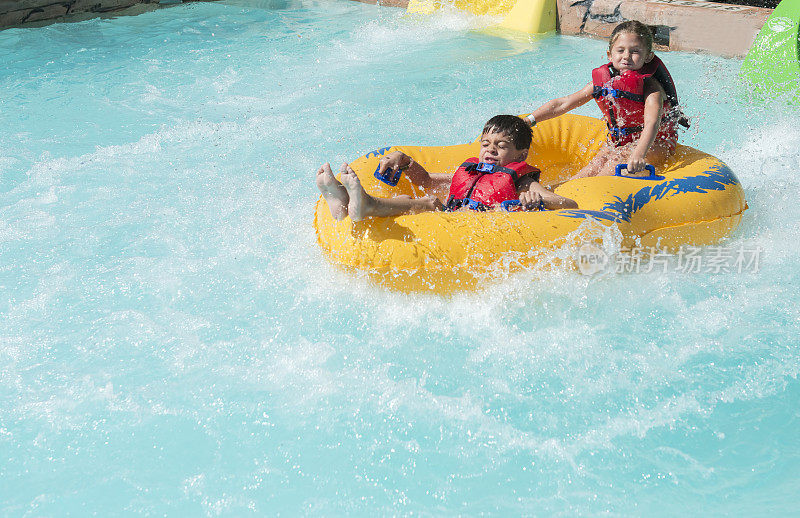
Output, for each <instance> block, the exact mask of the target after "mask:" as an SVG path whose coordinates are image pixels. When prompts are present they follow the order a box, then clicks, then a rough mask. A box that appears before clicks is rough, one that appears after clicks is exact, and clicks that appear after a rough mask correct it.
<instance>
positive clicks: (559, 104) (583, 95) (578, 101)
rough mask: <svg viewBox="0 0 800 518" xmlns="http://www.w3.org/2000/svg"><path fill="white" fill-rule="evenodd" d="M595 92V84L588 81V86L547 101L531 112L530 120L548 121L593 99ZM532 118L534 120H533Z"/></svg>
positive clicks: (534, 121) (530, 121)
mask: <svg viewBox="0 0 800 518" xmlns="http://www.w3.org/2000/svg"><path fill="white" fill-rule="evenodd" d="M593 92H594V85H593V84H592V83H588V84H587V85H586V86H584V87H583V88H581V89H580V90H578V91H577V92H575V93H573V94H569V95H565V96H564V97H559V98H558V99H553V100H551V101H547V102H546V103H544V104H543V105H541V106H540V107H539V108H537V109H536V110H535V111H534V112H533V113H531V114H530V116H529V118H528V122H529V123H533V124H535V123H537V122H541V121H546V120H547V119H552V118H554V117H558V116H559V115H563V114H565V113H567V112H569V111H572V110H574V109H575V108H577V107H579V106H583V105H584V104H586V103H588V102H589V101H590V100H592V93H593ZM531 118H532V119H533V120H531Z"/></svg>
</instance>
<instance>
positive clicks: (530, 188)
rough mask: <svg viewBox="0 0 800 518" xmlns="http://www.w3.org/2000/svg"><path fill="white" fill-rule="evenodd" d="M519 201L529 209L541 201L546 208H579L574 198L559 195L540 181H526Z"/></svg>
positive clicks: (521, 188)
mask: <svg viewBox="0 0 800 518" xmlns="http://www.w3.org/2000/svg"><path fill="white" fill-rule="evenodd" d="M519 201H521V202H522V206H523V207H525V208H526V209H528V210H531V209H535V208H537V207H538V206H539V203H540V202H541V203H542V204H543V205H544V208H545V209H577V208H578V204H577V203H575V201H574V200H571V199H569V198H565V197H563V196H559V195H558V194H556V193H554V192H552V191H549V190H547V189H545V188H544V187H542V185H541V184H540V183H539V182H534V181H531V182H526V183H525V184H522V185H521V186H520V191H519Z"/></svg>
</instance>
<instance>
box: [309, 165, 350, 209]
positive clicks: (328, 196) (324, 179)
mask: <svg viewBox="0 0 800 518" xmlns="http://www.w3.org/2000/svg"><path fill="white" fill-rule="evenodd" d="M342 172H343V173H344V169H342ZM342 176H344V175H342ZM317 188H318V189H319V190H320V192H321V193H322V197H323V198H325V201H326V202H328V208H329V209H330V210H331V216H333V219H335V220H336V221H341V220H343V219H344V218H345V217H347V204H348V203H349V201H350V198H349V196H348V195H347V190H346V189H345V188H344V186H343V185H342V184H341V183H339V180H337V179H336V177H335V176H333V171H331V165H330V164H328V163H325V164H324V165H323V166H322V167H320V168H319V170H318V171H317Z"/></svg>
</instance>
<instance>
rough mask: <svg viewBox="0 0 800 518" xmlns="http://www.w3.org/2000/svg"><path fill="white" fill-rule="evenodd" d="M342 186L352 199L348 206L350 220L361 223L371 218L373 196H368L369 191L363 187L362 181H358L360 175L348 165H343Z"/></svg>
mask: <svg viewBox="0 0 800 518" xmlns="http://www.w3.org/2000/svg"><path fill="white" fill-rule="evenodd" d="M342 184H343V185H344V188H345V189H347V194H348V196H349V197H350V202H349V203H348V204H347V212H348V213H349V214H350V219H352V220H353V221H361V220H362V219H365V218H368V217H369V216H371V214H370V213H369V209H370V205H371V202H372V196H370V195H369V194H367V191H365V190H364V187H362V186H361V180H359V179H358V175H356V172H355V171H353V170H352V169H351V168H350V166H349V165H347V164H342Z"/></svg>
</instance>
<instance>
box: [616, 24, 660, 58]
mask: <svg viewBox="0 0 800 518" xmlns="http://www.w3.org/2000/svg"><path fill="white" fill-rule="evenodd" d="M623 32H627V33H629V34H635V35H636V36H638V37H639V39H640V40H642V42H643V43H644V46H645V47H647V52H653V31H651V30H650V27H648V26H647V25H645V24H643V23H642V22H637V21H636V20H628V21H627V22H622V23H621V24H619V25H617V26H616V27H614V30H613V31H611V37H610V38H609V39H608V50H611V47H613V46H614V42H615V41H617V38H618V37H619V35H620V34H622V33H623Z"/></svg>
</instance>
